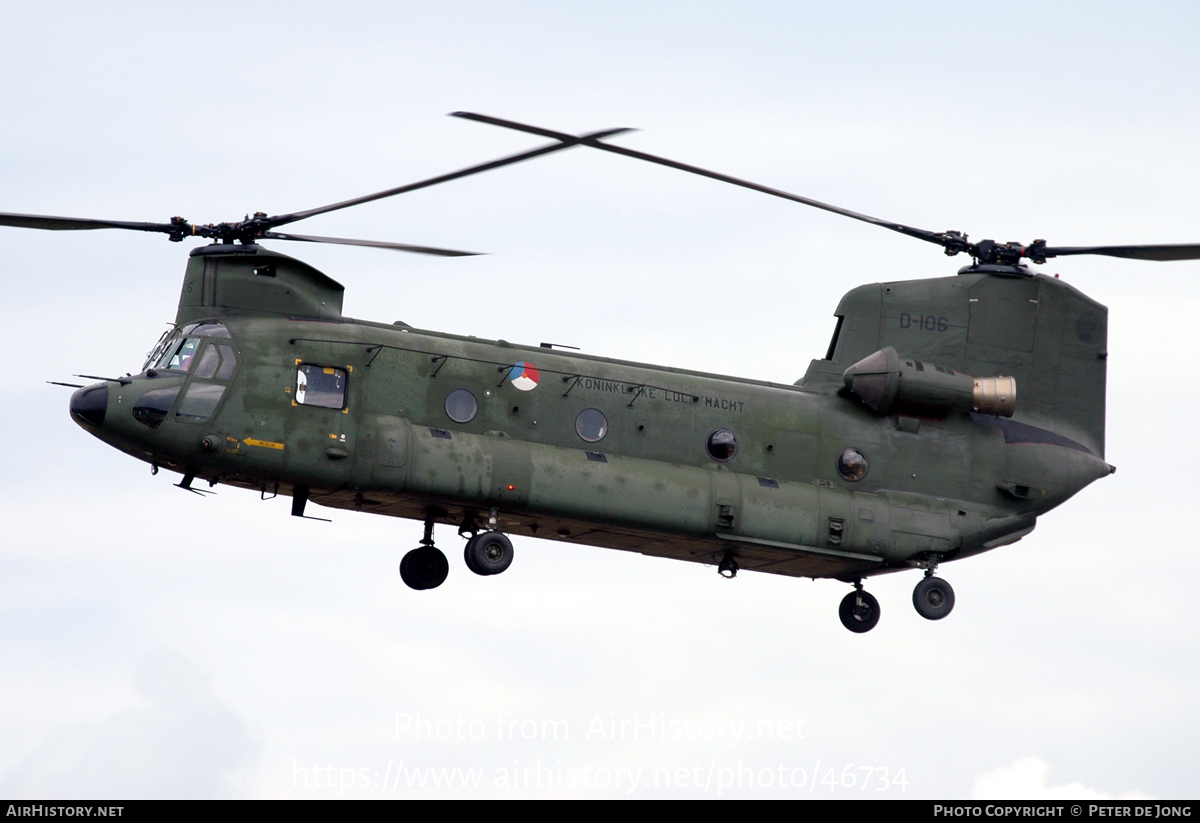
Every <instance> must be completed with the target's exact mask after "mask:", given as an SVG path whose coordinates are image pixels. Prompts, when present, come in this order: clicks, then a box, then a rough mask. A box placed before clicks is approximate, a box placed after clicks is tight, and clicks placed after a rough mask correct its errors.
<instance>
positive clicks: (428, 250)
mask: <svg viewBox="0 0 1200 823" xmlns="http://www.w3.org/2000/svg"><path fill="white" fill-rule="evenodd" d="M259 236H260V237H262V238H263V239H264V240H299V241H302V242H305V243H336V244H338V245H340V246H373V247H374V248H377V249H392V250H394V251H408V252H413V253H415V254H435V255H437V256H439V257H474V256H476V255H479V254H482V252H477V251H455V250H454V249H438V248H434V247H433V246H410V245H407V244H405V243H386V242H383V241H381V240H350V239H348V238H345V237H318V236H316V235H312V234H283V233H282V232H277V231H267V232H263V233H262V234H261V235H259Z"/></svg>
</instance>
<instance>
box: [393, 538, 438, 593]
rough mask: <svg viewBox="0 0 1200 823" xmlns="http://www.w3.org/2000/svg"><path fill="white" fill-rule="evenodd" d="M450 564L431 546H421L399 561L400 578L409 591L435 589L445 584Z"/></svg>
mask: <svg viewBox="0 0 1200 823" xmlns="http://www.w3.org/2000/svg"><path fill="white" fill-rule="evenodd" d="M449 573H450V564H449V563H448V562H447V561H446V555H444V554H442V553H441V551H440V550H438V549H435V548H434V547H433V546H421V547H419V548H416V549H413V550H412V551H410V552H409V553H408V554H406V555H404V559H403V560H401V561H400V578H401V579H402V580H403V581H404V582H405V584H406V585H407V586H408V587H409V588H410V589H417V590H418V591H420V590H422V589H436V588H437V587H438V586H440V585H442V584H443V583H445V582H446V575H448V574H449Z"/></svg>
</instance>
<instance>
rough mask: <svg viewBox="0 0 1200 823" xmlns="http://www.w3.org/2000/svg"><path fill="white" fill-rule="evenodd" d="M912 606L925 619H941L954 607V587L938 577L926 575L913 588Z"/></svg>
mask: <svg viewBox="0 0 1200 823" xmlns="http://www.w3.org/2000/svg"><path fill="white" fill-rule="evenodd" d="M913 606H915V607H916V609H917V614H919V615H921V617H924V618H925V619H926V620H941V619H942V618H943V617H945V616H946V615H948V614H950V611H951V610H952V609H953V608H954V589H952V588H950V584H949V583H947V582H946V581H945V580H943V579H942V578H940V577H926V578H925V579H924V580H922V581H921V582H920V583H918V584H917V587H916V588H915V589H913Z"/></svg>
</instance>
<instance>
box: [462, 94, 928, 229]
mask: <svg viewBox="0 0 1200 823" xmlns="http://www.w3.org/2000/svg"><path fill="white" fill-rule="evenodd" d="M454 116H455V117H462V118H465V119H467V120H475V121H477V122H480V123H488V124H490V125H493V126H500V127H501V128H506V129H515V130H516V131H524V132H529V133H530V134H539V135H541V136H543V137H552V138H554V139H555V140H564V141H565V140H573V141H574V143H572V145H575V144H579V145H584V146H590V147H591V148H594V149H600V150H602V151H610V152H613V153H614V154H623V155H625V156H626V157H632V158H635V159H637V160H645V161H646V162H648V163H657V164H658V165H660V166H667V167H669V168H673V169H679V170H680V171H686V172H690V173H692V174H698V175H700V176H702V177H711V178H712V179H713V180H720V181H721V182H723V183H732V184H733V185H735V186H741V187H742V188H746V189H751V190H753V191H757V192H762V193H763V194H769V195H771V196H772V197H781V198H783V199H784V200H791V201H792V202H794V203H802V204H803V205H805V206H812V207H813V208H817V209H823V210H825V211H829V212H833V213H834V214H840V215H842V216H843V217H850V218H853V219H855V220H861V221H862V222H864V223H870V224H872V225H875V226H882V227H883V228H885V229H891V230H892V231H897V232H900V233H901V234H906V235H908V236H909V237H916V238H918V239H920V240H925V241H927V242H929V243H936V244H937V245H939V246H946V245H947V242H946V236H945V235H944V234H942V233H939V232H932V231H926V230H925V229H918V228H914V227H912V226H906V225H904V224H903V223H892V222H889V221H887V220H880V219H879V218H878V217H871V216H870V215H866V214H859V213H858V212H855V211H850V210H849V209H843V208H840V207H838V206H831V205H830V204H828V203H822V202H821V201H820V200H813V199H812V198H809V197H803V196H801V195H799V194H792V193H790V192H786V191H782V190H780V189H773V188H771V187H770V186H763V185H761V184H759V183H753V182H751V181H749V180H742V179H740V178H738V177H731V176H730V175H727V174H721V173H720V172H715V171H709V170H708V169H702V168H700V167H699V166H692V165H689V164H687V163H680V162H679V161H677V160H669V159H667V158H665V157H658V156H657V155H653V154H646V153H645V152H641V151H635V150H633V149H627V148H623V147H621V146H611V145H609V144H607V143H602V142H600V141H601V139H602V138H604V137H609V136H611V135H612V134H616V133H619V131H622V130H613V131H610V132H595V133H593V134H588V135H583V136H581V137H573V136H572V135H569V134H564V133H562V132H556V131H551V130H549V129H543V128H540V127H538V126H529V125H526V124H524V123H517V122H514V121H512V120H501V119H500V118H498V117H489V116H488V115H486V114H476V113H474V112H462V111H460V112H455V113H454Z"/></svg>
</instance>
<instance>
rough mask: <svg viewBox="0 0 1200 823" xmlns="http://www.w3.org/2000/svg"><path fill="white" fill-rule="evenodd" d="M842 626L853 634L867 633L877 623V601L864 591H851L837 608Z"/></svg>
mask: <svg viewBox="0 0 1200 823" xmlns="http://www.w3.org/2000/svg"><path fill="white" fill-rule="evenodd" d="M838 617H840V618H842V625H843V626H845V627H846V628H847V629H849V630H850V631H852V632H854V633H855V634H862V633H863V632H869V631H871V629H873V628H875V624H876V623H878V622H879V601H878V600H876V599H875V597H874V596H873V595H871V594H870V593H868V592H864V591H853V592H850V594H848V595H846V596H845V597H843V598H842V604H841V605H840V606H838Z"/></svg>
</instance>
